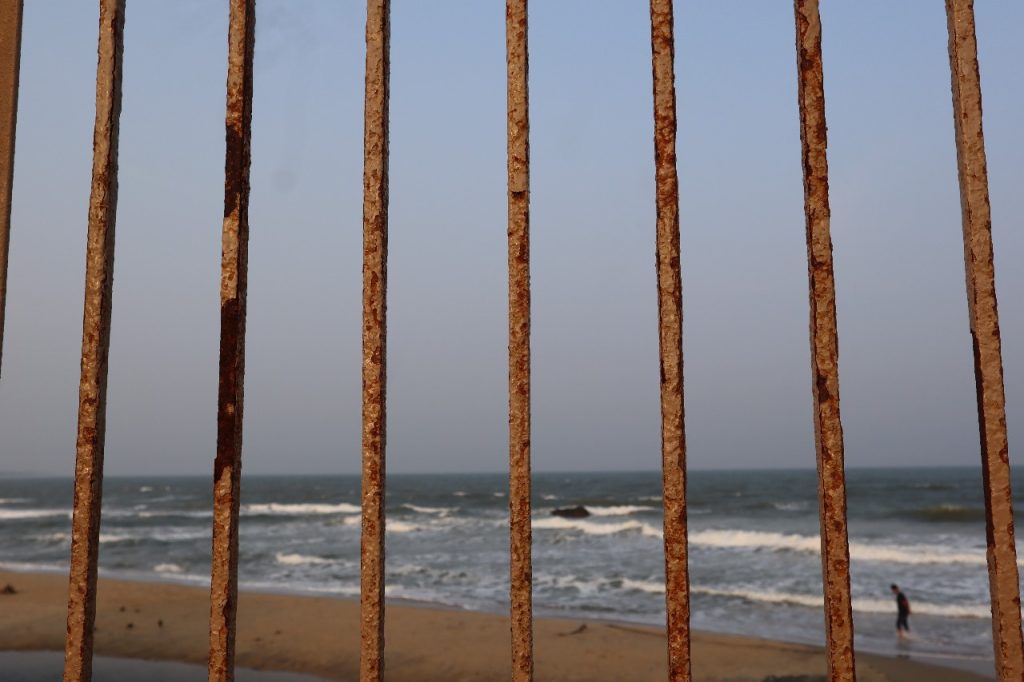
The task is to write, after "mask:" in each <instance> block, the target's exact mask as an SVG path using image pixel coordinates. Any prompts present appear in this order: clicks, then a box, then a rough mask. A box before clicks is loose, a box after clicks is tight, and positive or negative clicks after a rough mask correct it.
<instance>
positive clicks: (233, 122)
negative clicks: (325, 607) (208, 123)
mask: <svg viewBox="0 0 1024 682" xmlns="http://www.w3.org/2000/svg"><path fill="white" fill-rule="evenodd" d="M255 28H256V2H255V0H231V2H230V19H229V26H228V77H227V114H226V116H225V159H224V223H223V230H222V236H221V241H222V255H221V271H220V379H219V385H218V395H217V455H216V458H215V460H214V471H213V541H212V543H213V550H212V563H211V572H210V653H209V661H208V665H209V667H208V675H209V680H210V682H232V681H233V680H234V679H235V616H236V613H237V608H238V507H239V497H240V495H241V474H242V418H243V398H244V388H245V314H246V292H247V288H248V279H249V277H248V267H249V166H250V162H251V160H252V154H251V145H250V142H251V139H252V89H253V49H254V44H255Z"/></svg>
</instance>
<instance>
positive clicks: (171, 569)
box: [153, 563, 185, 573]
mask: <svg viewBox="0 0 1024 682" xmlns="http://www.w3.org/2000/svg"><path fill="white" fill-rule="evenodd" d="M153 570H154V571H156V572H157V573H184V572H185V569H184V568H182V567H181V566H179V565H178V564H172V563H166V564H157V565H156V566H154V567H153Z"/></svg>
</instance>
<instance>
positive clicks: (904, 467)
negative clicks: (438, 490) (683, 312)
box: [0, 461, 981, 490]
mask: <svg viewBox="0 0 1024 682" xmlns="http://www.w3.org/2000/svg"><path fill="white" fill-rule="evenodd" d="M918 469H920V470H926V469H964V470H971V471H975V470H976V471H977V473H978V478H979V479H980V478H981V464H980V463H978V464H976V465H975V464H927V465H910V464H894V465H892V466H848V467H846V471H915V470H918ZM815 470H816V469H815V465H814V462H813V461H811V462H808V464H807V466H801V467H735V468H731V469H715V468H709V467H687V471H688V472H701V473H715V474H719V473H732V472H736V473H758V472H762V471H764V472H787V471H793V472H808V471H811V472H813V471H815ZM660 473H661V469H658V468H648V469H578V470H571V471H570V470H562V469H551V470H547V469H534V470H533V474H534V475H542V476H558V475H563V474H564V475H579V474H660ZM360 475H361V474H360V472H359V471H350V472H345V471H340V472H339V471H311V472H303V473H264V472H248V471H244V472H243V474H242V477H243V478H277V477H282V478H321V477H323V476H343V477H354V478H358V477H359V476H360ZM392 476H394V477H402V476H447V477H452V478H458V477H463V476H467V477H468V476H508V471H507V470H500V471H465V470H460V471H394V472H392V471H389V472H388V477H389V478H391V477H392ZM11 478H42V479H66V480H68V481H71V480H73V479H74V469H73V467H69V468H68V471H67V473H47V472H31V471H11V472H4V471H0V479H11ZM167 478H208V479H210V481H211V490H212V481H213V473H212V470H211V471H210V472H202V473H188V474H169V473H127V474H113V473H107V474H104V479H167Z"/></svg>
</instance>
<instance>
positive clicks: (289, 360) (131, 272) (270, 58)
mask: <svg viewBox="0 0 1024 682" xmlns="http://www.w3.org/2000/svg"><path fill="white" fill-rule="evenodd" d="M25 4H26V7H25V23H24V38H23V50H24V52H23V60H22V89H21V100H20V112H19V136H18V144H17V162H16V177H15V187H14V211H13V232H12V239H11V264H10V282H9V292H8V311H7V313H8V314H7V339H6V342H5V350H4V371H3V379H2V381H0V452H2V457H0V470H8V471H9V470H17V471H34V472H43V473H63V474H70V473H71V471H72V468H73V460H74V440H75V414H76V405H77V389H78V356H79V349H80V342H81V307H82V281H83V277H84V250H85V233H86V221H85V218H86V208H87V201H88V188H89V173H90V167H91V139H92V123H93V94H94V85H93V78H94V75H95V64H96V58H95V51H96V18H97V8H96V3H95V2H87V1H85V0H61V1H58V0H28V1H27V2H26V3H25ZM257 4H258V6H259V9H258V20H257V48H256V69H257V75H256V83H255V103H254V122H253V135H254V138H253V167H252V187H253V195H252V204H251V226H252V228H251V229H252V235H251V242H250V250H251V251H250V253H251V260H250V290H249V336H248V348H249V353H248V358H247V377H246V429H245V453H244V458H245V463H244V470H245V471H246V472H249V473H308V472H354V471H357V469H358V459H359V381H360V379H359V366H360V351H359V330H360V318H359V316H360V267H361V260H360V259H361V215H360V212H361V190H362V184H361V172H362V168H361V164H362V156H361V143H362V77H363V61H362V60H363V21H364V9H363V6H362V3H359V2H355V1H350V0H344V1H327V0H323V1H314V0H258V3H257ZM823 4H824V7H823V10H822V11H823V21H824V37H823V42H824V50H825V55H824V56H825V69H826V71H825V91H826V101H827V107H828V117H829V142H830V146H829V162H830V168H831V188H832V208H833V222H832V228H833V241H834V244H835V264H836V278H837V288H838V305H839V326H840V334H841V337H840V352H841V365H840V372H841V389H842V392H841V395H842V399H843V403H842V406H843V418H844V426H845V430H846V437H847V438H846V444H847V462H848V464H849V465H850V466H873V465H890V464H900V465H926V464H970V465H974V464H976V463H977V461H978V460H977V451H978V445H977V424H976V412H975V405H974V386H973V372H972V359H971V345H970V337H969V334H968V326H967V312H966V297H965V294H964V284H963V250H962V241H961V236H960V210H959V197H958V190H957V184H956V169H955V150H954V146H953V131H952V116H951V104H950V94H949V67H948V60H947V56H946V28H945V14H944V10H943V6H942V3H940V2H925V1H923V0H906V1H904V2H899V3H894V2H891V0H887V1H882V0H872V1H858V2H852V1H845V2H841V1H833V2H826V3H823ZM976 10H977V13H978V30H979V43H980V52H981V74H982V81H983V86H984V92H985V132H986V139H987V142H988V152H989V170H990V178H991V189H992V209H993V220H994V235H995V243H996V249H997V263H996V265H997V284H998V287H999V293H1000V302H1001V310H1000V312H1001V314H1002V330H1003V344H1004V346H1003V348H1004V360H1005V367H1006V378H1007V400H1008V419H1009V426H1010V437H1011V442H1010V445H1011V453H1013V459H1014V461H1015V462H1020V461H1021V459H1020V457H1019V456H1018V455H1017V454H1016V453H1018V452H1019V451H1020V448H1021V447H1024V444H1022V440H1021V439H1022V438H1024V424H1022V419H1024V407H1022V404H1024V307H1022V305H1021V299H1020V294H1021V292H1022V291H1024V230H1022V228H1024V224H1022V223H1024V220H1022V216H1024V192H1022V191H1021V187H1022V185H1024V182H1022V180H1024V175H1022V173H1024V171H1022V168H1024V134H1022V127H1021V125H1020V121H1022V120H1024V88H1022V87H1021V85H1022V80H1021V78H1020V65H1021V64H1022V63H1024V41H1022V40H1021V30H1022V27H1024V4H1021V3H1017V2H1008V1H1002V2H1000V1H997V0H980V1H979V2H978V3H977V7H976ZM792 12H793V10H792V4H791V3H789V2H785V1H783V0H778V1H775V2H763V1H756V2H755V1H754V0H748V1H746V2H741V1H739V0H734V1H727V2H726V1H718V0H716V1H711V0H702V1H696V0H694V1H687V2H681V1H680V2H677V11H676V41H677V49H676V57H677V65H676V75H677V95H678V108H679V121H680V130H679V172H680V186H681V196H680V214H681V222H682V226H681V232H682V245H683V266H684V272H683V282H684V290H685V330H684V354H685V359H686V388H687V394H686V406H687V435H688V446H689V457H690V463H691V465H692V466H694V467H700V468H707V467H716V468H717V467H752V466H753V467H765V466H788V467H810V466H813V465H814V452H813V442H812V438H813V436H812V429H811V409H810V370H809V361H808V358H809V351H808V341H807V288H806V287H807V285H806V256H805V246H804V223H803V213H802V189H801V179H800V160H799V159H800V156H799V137H798V130H797V111H796V92H795V89H796V66H795V55H794V47H793V44H794V37H793V16H792ZM530 21H531V33H530V66H531V83H530V85H531V105H532V110H531V117H532V153H533V170H532V182H533V184H532V187H533V195H532V197H533V228H532V229H533V233H532V242H533V285H534V289H533V300H534V327H533V349H534V355H533V357H534V383H533V386H534V402H533V415H534V438H533V458H534V467H535V468H536V469H538V470H565V469H650V468H656V467H657V466H658V463H659V408H658V370H657V340H656V339H657V337H656V317H655V279H654V267H653V263H654V253H653V248H654V247H653V230H654V188H653V160H652V156H653V155H652V141H651V135H652V121H651V119H652V116H651V94H650V91H651V82H650V78H651V77H650V45H649V17H648V13H647V4H646V3H644V2H641V1H639V0H619V1H617V2H610V1H609V2H597V1H593V0H591V1H584V0H557V1H555V0H549V1H546V2H544V1H541V0H534V2H533V3H532V4H531V15H530ZM226 29H227V3H225V2H214V1H212V0H177V1H176V2H160V1H157V0H128V10H127V27H126V39H125V76H124V110H123V115H122V119H121V121H122V128H121V130H122V134H121V157H120V158H121V176H120V177H121V190H120V205H119V213H118V226H117V259H116V274H115V285H114V289H115V300H114V315H113V340H112V345H111V364H110V384H109V385H110V389H109V391H110V392H109V407H108V435H107V471H108V472H109V473H111V474H129V473H195V474H206V473H208V472H209V471H210V470H211V468H212V460H213V453H214V442H215V416H216V404H215V403H216V365H217V333H218V326H217V325H218V281H219V280H218V268H219V262H220V260H219V259H220V229H221V223H220V220H221V216H222V196H223V195H222V186H223V148H224V141H223V140H224V133H223V130H224V128H223V125H224V124H223V116H224V80H225V70H226V67H225V55H226ZM392 45H393V56H392V100H391V105H392V109H391V111H392V117H391V120H392V128H391V129H392V139H391V149H392V160H391V168H392V183H391V237H390V244H391V259H390V277H391V289H390V292H389V316H390V319H389V321H390V332H389V334H390V336H389V363H390V364H389V386H388V389H389V398H390V403H389V415H388V418H389V453H388V456H389V468H390V470H392V471H431V470H439V471H499V470H501V469H503V468H504V467H505V466H506V464H505V462H506V456H507V455H506V442H507V441H506V438H507V436H506V419H507V417H506V409H507V408H506V385H505V377H506V337H505V334H506V300H505V295H506V289H505V286H506V285H505V281H506V280H505V277H506V274H505V167H504V164H505V138H504V136H505V118H504V116H505V85H504V74H505V72H504V68H505V67H504V4H503V3H501V2H499V1H496V0H492V1H490V2H484V1H481V0H462V1H456V0H437V1H435V2H421V1H414V0H395V2H394V5H393V16H392Z"/></svg>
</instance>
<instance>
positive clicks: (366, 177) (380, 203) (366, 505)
mask: <svg viewBox="0 0 1024 682" xmlns="http://www.w3.org/2000/svg"><path fill="white" fill-rule="evenodd" d="M390 43H391V2H390V0H367V3H366V104H365V123H364V126H365V127H364V131H363V484H362V512H363V518H362V539H361V544H362V547H361V554H362V561H361V566H360V599H359V608H360V614H361V624H362V625H361V630H360V639H361V646H360V660H359V679H360V680H361V681H362V682H379V680H380V679H381V677H382V676H383V672H384V524H385V519H384V485H385V442H386V419H385V417H386V412H387V402H386V392H387V391H386V389H387V371H386V370H387V344H386V342H387V278H388V258H387V256H388V97H389V81H390V69H391V64H390Z"/></svg>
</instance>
